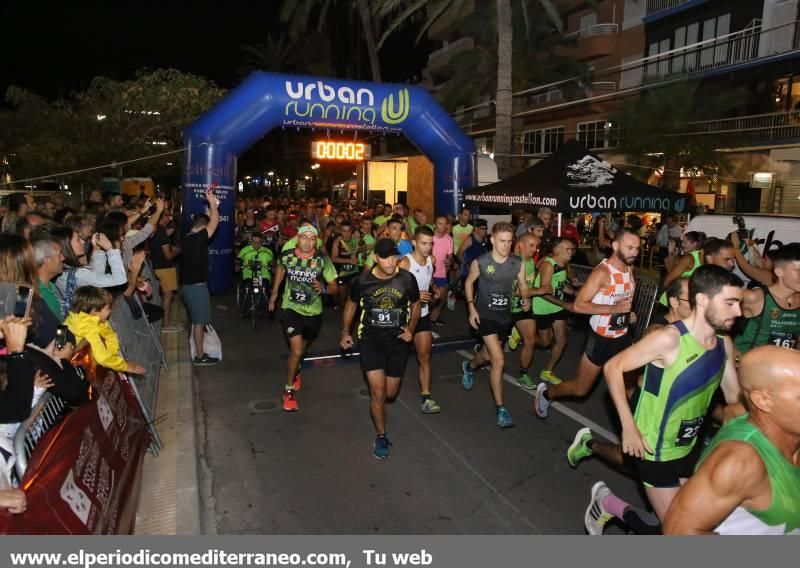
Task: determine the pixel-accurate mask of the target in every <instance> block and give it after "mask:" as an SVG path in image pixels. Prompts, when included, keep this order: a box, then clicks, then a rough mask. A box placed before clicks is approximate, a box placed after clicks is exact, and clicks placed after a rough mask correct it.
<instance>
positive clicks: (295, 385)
mask: <svg viewBox="0 0 800 568" xmlns="http://www.w3.org/2000/svg"><path fill="white" fill-rule="evenodd" d="M301 384H302V382H301V381H300V371H297V374H296V375H295V376H294V381H292V388H293V389H294V392H297V391H299V390H300V386H301Z"/></svg>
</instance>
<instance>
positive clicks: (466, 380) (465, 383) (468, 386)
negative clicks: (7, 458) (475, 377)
mask: <svg viewBox="0 0 800 568" xmlns="http://www.w3.org/2000/svg"><path fill="white" fill-rule="evenodd" d="M461 369H462V370H463V371H464V376H463V377H461V386H462V387H464V390H472V367H470V366H469V361H464V362H463V363H461Z"/></svg>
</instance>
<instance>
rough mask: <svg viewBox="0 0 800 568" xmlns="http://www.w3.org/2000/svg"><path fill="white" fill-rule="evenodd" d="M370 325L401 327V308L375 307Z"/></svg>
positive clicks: (371, 314)
mask: <svg viewBox="0 0 800 568" xmlns="http://www.w3.org/2000/svg"><path fill="white" fill-rule="evenodd" d="M370 325H372V326H374V327H400V310H396V309H395V310H382V309H378V308H373V309H372V311H371V312H370Z"/></svg>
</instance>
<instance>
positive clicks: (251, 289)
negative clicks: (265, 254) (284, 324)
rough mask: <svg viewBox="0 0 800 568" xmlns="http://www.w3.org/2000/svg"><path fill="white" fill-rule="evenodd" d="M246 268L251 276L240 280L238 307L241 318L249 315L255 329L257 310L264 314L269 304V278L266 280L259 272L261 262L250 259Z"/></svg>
mask: <svg viewBox="0 0 800 568" xmlns="http://www.w3.org/2000/svg"><path fill="white" fill-rule="evenodd" d="M247 268H248V269H249V270H250V272H251V274H252V276H251V277H250V278H248V279H246V280H241V281H240V285H241V287H242V291H243V292H244V294H243V296H242V300H241V304H240V308H241V314H242V318H246V317H248V316H250V320H251V322H252V325H253V329H255V328H256V320H257V319H258V316H259V312H263V313H264V314H266V312H267V306H268V305H269V298H268V297H267V291H268V288H269V280H266V279H265V278H264V277H263V275H262V274H261V262H259V261H257V260H251V261H250V262H249V263H248V265H247ZM237 296H238V294H237Z"/></svg>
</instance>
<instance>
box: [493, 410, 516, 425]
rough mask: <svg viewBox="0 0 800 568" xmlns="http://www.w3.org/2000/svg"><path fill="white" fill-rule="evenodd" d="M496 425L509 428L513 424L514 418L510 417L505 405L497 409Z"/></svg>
mask: <svg viewBox="0 0 800 568" xmlns="http://www.w3.org/2000/svg"><path fill="white" fill-rule="evenodd" d="M497 425H498V426H500V428H511V427H512V426H513V425H514V420H512V419H511V414H510V413H509V412H508V410H506V407H505V406H501V407H500V408H498V409H497Z"/></svg>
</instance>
